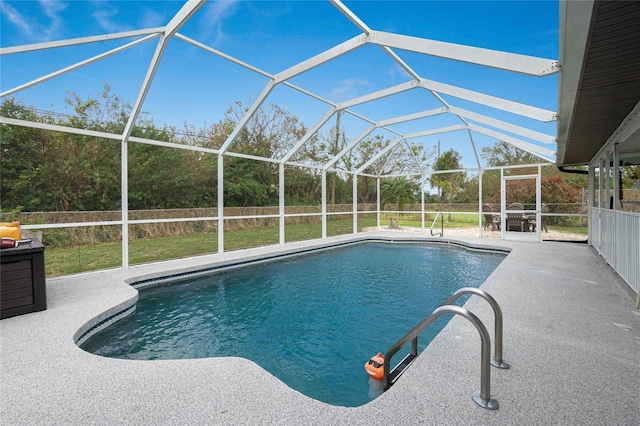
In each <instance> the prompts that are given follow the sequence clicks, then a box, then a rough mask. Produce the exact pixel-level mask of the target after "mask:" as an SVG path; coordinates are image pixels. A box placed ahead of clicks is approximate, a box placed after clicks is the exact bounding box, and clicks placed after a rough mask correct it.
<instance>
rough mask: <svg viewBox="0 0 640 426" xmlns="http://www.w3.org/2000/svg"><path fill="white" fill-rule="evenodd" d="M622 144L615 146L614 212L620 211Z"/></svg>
mask: <svg viewBox="0 0 640 426" xmlns="http://www.w3.org/2000/svg"><path fill="white" fill-rule="evenodd" d="M619 149H620V144H618V143H616V144H614V145H613V210H620V179H619V178H618V176H620V154H619Z"/></svg>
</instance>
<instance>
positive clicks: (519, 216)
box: [505, 203, 525, 232]
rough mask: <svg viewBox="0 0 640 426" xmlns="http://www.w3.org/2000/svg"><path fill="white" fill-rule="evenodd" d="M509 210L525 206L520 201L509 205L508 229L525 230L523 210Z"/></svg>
mask: <svg viewBox="0 0 640 426" xmlns="http://www.w3.org/2000/svg"><path fill="white" fill-rule="evenodd" d="M509 210H524V206H523V205H522V204H520V203H512V204H509V207H507V210H506V212H505V213H506V215H507V231H512V230H515V231H520V232H524V231H525V229H524V223H525V220H524V215H523V213H522V212H517V213H516V212H510V211H509Z"/></svg>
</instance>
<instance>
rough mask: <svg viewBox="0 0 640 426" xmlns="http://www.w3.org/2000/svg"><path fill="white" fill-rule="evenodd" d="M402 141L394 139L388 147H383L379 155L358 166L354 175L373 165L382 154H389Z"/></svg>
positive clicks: (401, 139) (401, 138) (400, 138)
mask: <svg viewBox="0 0 640 426" xmlns="http://www.w3.org/2000/svg"><path fill="white" fill-rule="evenodd" d="M403 140H404V137H399V138H396V139H394V140H393V142H391V143H390V144H389V145H387V146H386V147H384V148H383V149H382V150H381V151H380V152H379V153H377V154H376V155H374V156H373V157H371V159H369V161H367V162H366V163H364V164H363V165H362V166H360V168H359V169H358V170H356V171H355V172H354V174H356V175H359V174H360V173H362V172H363V171H364V170H366V169H367V167H369V166H370V165H371V164H373V163H375V162H376V161H378V160H379V159H380V158H381V157H382V156H383V155H384V154H386V153H387V152H389V151H390V150H391V149H392V148H395V146H396V145H398V144H399V143H400V142H402V141H403Z"/></svg>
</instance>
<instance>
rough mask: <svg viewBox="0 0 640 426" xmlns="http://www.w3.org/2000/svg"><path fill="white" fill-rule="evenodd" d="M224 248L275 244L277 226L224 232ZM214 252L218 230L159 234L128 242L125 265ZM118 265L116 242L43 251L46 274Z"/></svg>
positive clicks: (318, 231) (294, 233) (301, 233)
mask: <svg viewBox="0 0 640 426" xmlns="http://www.w3.org/2000/svg"><path fill="white" fill-rule="evenodd" d="M359 224H360V227H366V226H375V224H376V223H375V220H369V221H367V220H360V221H359ZM352 228H353V221H352V220H351V219H346V220H344V219H343V220H330V221H328V223H327V235H329V236H335V235H343V234H349V233H351V232H352ZM224 236H225V242H224V246H225V250H226V251H233V250H241V249H247V248H252V247H261V246H268V245H274V244H278V242H279V238H280V237H279V230H278V228H277V227H264V228H254V229H243V230H234V231H227V232H225V234H224ZM321 236H322V225H321V224H299V225H286V227H285V241H287V242H291V241H303V240H309V239H315V238H320V237H321ZM217 251H218V233H217V232H210V233H202V234H189V235H182V236H179V237H163V238H154V239H145V240H131V241H130V242H129V264H131V265H136V264H141V263H149V262H157V261H161V260H168V259H180V258H184V257H190V256H198V255H204V254H213V253H217ZM120 265H122V246H121V244H120V243H119V242H117V243H109V244H99V245H91V246H82V247H70V248H67V247H55V248H54V247H48V248H46V251H45V271H46V276H47V277H56V276H60V275H70V274H77V273H80V272H87V271H97V270H100V269H109V268H118V267H120Z"/></svg>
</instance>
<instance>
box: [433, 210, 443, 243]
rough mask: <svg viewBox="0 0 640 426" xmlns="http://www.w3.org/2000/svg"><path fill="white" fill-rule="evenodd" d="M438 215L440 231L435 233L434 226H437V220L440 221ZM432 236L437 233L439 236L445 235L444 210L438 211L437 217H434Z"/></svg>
mask: <svg viewBox="0 0 640 426" xmlns="http://www.w3.org/2000/svg"><path fill="white" fill-rule="evenodd" d="M438 216H439V217H440V232H436V233H435V234H434V233H433V227H434V226H436V222H437V221H438ZM430 231H431V236H432V237H435V236H436V235H439V236H441V237H442V236H443V235H444V216H443V215H442V212H438V213H436V217H435V219H433V223H432V224H431V229H430Z"/></svg>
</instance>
